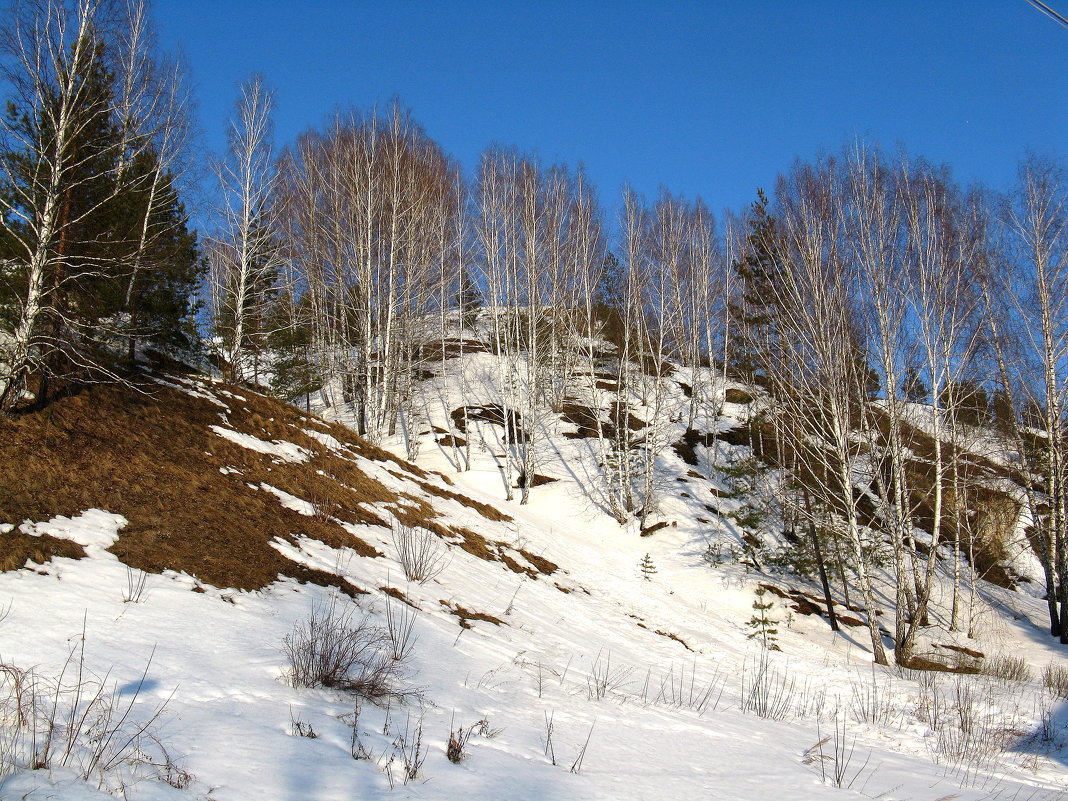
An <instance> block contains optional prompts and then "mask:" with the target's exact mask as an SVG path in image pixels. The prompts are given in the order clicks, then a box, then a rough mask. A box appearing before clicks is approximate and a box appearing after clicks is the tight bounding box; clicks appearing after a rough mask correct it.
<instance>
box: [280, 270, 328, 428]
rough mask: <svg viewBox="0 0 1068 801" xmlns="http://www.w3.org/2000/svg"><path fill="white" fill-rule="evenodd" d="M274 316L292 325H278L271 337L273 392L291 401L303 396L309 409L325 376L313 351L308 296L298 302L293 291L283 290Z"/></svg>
mask: <svg viewBox="0 0 1068 801" xmlns="http://www.w3.org/2000/svg"><path fill="white" fill-rule="evenodd" d="M273 316H274V317H275V318H276V319H277V320H279V321H282V320H287V321H288V324H286V325H278V326H277V327H276V328H275V329H274V330H273V331H272V332H271V334H270V336H269V339H268V342H269V346H270V349H271V351H272V355H273V359H274V361H273V364H272V374H271V392H273V393H274V394H275V395H276V396H277V397H279V398H282V399H283V400H285V401H289V402H293V401H295V400H297V399H298V398H302V397H303V398H305V408H309V404H310V398H309V397H308V396H310V394H311V393H312V392H314V391H315V390H317V389H319V388H320V387H322V385H323V378H322V374H321V372H320V370H319V369H318V366H317V364H316V362H315V358H314V354H313V351H312V345H313V341H314V328H313V320H312V310H311V306H310V304H309V303H308V300H307V296H305V297H302V298H300V299H299V300H297V301H294V300H293V296H292V294H291V293H290V292H289V291H285V292H281V293H280V294H279V295H278V299H277V301H276V303H275V310H274V315H273ZM309 410H310V409H309Z"/></svg>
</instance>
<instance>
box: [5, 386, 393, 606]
mask: <svg viewBox="0 0 1068 801" xmlns="http://www.w3.org/2000/svg"><path fill="white" fill-rule="evenodd" d="M205 388H206V390H207V391H209V392H210V391H212V390H213V389H222V390H225V391H228V392H232V393H234V394H235V395H239V396H240V397H237V398H235V397H229V396H227V395H224V394H222V393H217V394H219V397H220V399H221V400H223V401H224V402H225V403H226V404H227V405H228V406H229V407H230V410H229V411H228V412H227V411H225V410H223V409H222V408H221V407H219V406H217V405H215V404H213V403H211V402H209V401H207V400H205V399H203V398H197V397H193V396H191V395H189V394H188V393H186V392H182V391H178V390H175V389H171V388H168V387H162V386H158V385H154V384H146V386H145V389H146V390H147V391H148V392H150V393H151V394H141V393H137V392H133V391H131V390H129V389H128V388H122V387H117V386H107V385H98V386H93V387H90V388H87V389H85V390H84V391H83V392H81V393H79V394H76V395H72V396H70V397H66V398H61V399H59V400H57V401H56V402H55V403H53V404H52V405H50V406H49V407H47V408H46V409H45V410H43V411H41V412H35V413H28V414H23V415H21V416H19V417H17V418H15V419H13V420H3V421H0V498H2V499H3V500H0V520H5V521H11V522H19V521H21V520H24V519H32V520H47V519H49V518H51V517H54V516H55V515H68V516H71V515H76V514H78V513H80V512H82V511H84V510H85V509H89V508H93V507H96V508H101V509H106V510H107V511H110V512H113V513H116V514H121V515H123V516H124V517H126V518H127V519H128V520H129V521H130V522H129V525H128V526H126V527H125V528H124V529H123V530H122V531H121V532H120V536H119V540H118V541H117V542H116V543H115V544H114V545H113V546H112V548H111V550H112V552H114V553H115V554H116V555H118V556H119V557H120V558H121V559H122V560H123V561H125V562H126V563H127V564H130V565H132V566H134V567H137V568H140V569H142V570H146V571H150V572H161V571H163V570H165V569H172V570H175V571H185V572H187V573H189V574H190V575H193V576H196V577H197V578H198V579H199V580H200V581H203V582H205V583H208V584H212V585H215V586H219V587H235V588H237V589H243V590H256V589H260V588H262V587H264V586H266V585H268V584H270V583H271V582H273V581H276V580H277V579H278V577H279V576H280V575H285V576H291V577H293V578H296V579H298V580H301V581H312V582H314V583H319V584H329V585H331V586H337V587H338V588H339V589H341V590H343V591H345V592H350V593H351V592H360V591H359V590H353V589H351V587H350V586H349V585H348V584H347V583H346V582H344V581H342V580H340V579H338V578H337V577H335V576H332V575H331V574H328V573H325V572H322V571H315V570H311V569H309V568H305V567H302V566H300V565H296V564H294V563H293V562H292V561H291V560H289V559H287V558H285V557H284V556H282V554H280V553H279V552H278V551H277V550H276V549H275V548H273V547H272V546H271V545H270V543H271V540H272V539H274V538H276V537H277V538H281V539H283V540H287V541H295V539H296V538H299V537H301V536H304V537H309V538H312V539H316V540H319V541H321V542H324V543H326V544H327V545H330V546H331V547H335V548H342V547H346V548H351V549H353V550H354V551H356V552H357V553H358V554H360V555H363V556H378V555H380V554H379V552H378V551H377V550H376V549H375V548H373V547H372V546H370V545H369V544H368V543H366V542H364V541H363V540H362V539H360V538H359V537H356V536H354V535H352V534H350V533H348V532H346V531H345V530H344V529H342V528H341V527H340V526H339V525H337V523H336V522H334V521H332V520H330V519H329V518H330V516H334V517H337V518H340V519H342V520H345V521H347V522H350V523H370V524H376V525H377V524H382V523H383V521H382V520H380V519H379V518H378V516H377V515H374V514H373V513H371V512H370V511H369V510H368V509H366V508H365V507H364V506H363V504H367V503H391V502H396V501H397V500H398V497H399V496H398V495H397V494H396V493H394V492H393V491H392V490H389V489H387V488H386V487H384V486H382V485H381V484H380V483H379V482H377V481H374V480H372V479H370V478H369V477H368V476H367V475H366V474H365V473H364V472H363V471H362V470H360V469H359V467H358V466H357V465H356V464H355V463H354V462H353V461H352V460H350V459H346V458H344V457H343V456H340V455H337V454H334V453H332V452H330V451H329V450H328V449H326V448H324V447H323V446H322V445H320V444H319V443H318V442H316V441H315V440H314V439H312V438H311V437H308V436H306V435H304V434H303V433H302V432H301V431H300V430H299V428H301V427H304V428H307V427H310V425H311V424H312V422H313V421H312V419H311V418H308V417H306V416H305V415H303V414H302V413H300V412H298V411H297V410H295V409H293V408H292V407H288V406H285V405H284V404H281V403H277V402H275V401H272V400H269V399H267V398H263V397H261V396H258V395H255V394H253V393H251V392H248V391H245V390H239V389H237V388H234V387H225V386H221V385H211V384H205ZM315 423H316V425H317V427H319V428H323V427H325V428H328V429H329V430H330V431H331V433H332V434H333V435H334V436H335V437H337V438H338V439H339V440H340V441H341V442H342V443H343V448H344V450H348V451H350V452H355V453H361V454H369V458H376V457H379V456H380V453H379V452H378V451H377V449H373V448H370V447H369V446H366V445H365V444H363V443H362V442H360V441H359V440H358V438H356V437H354V436H353V435H352V434H351V432H348V431H347V429H344V428H342V427H338V426H330V425H324V424H320V423H319V422H318V421H315ZM211 425H225V426H227V427H229V428H233V429H236V430H238V431H241V432H242V433H245V434H251V435H254V436H258V437H259V438H261V439H264V440H273V439H282V440H285V441H288V442H292V443H294V444H296V445H299V446H300V447H302V448H305V449H306V450H308V451H309V452H311V453H312V454H314V455H313V456H312V458H311V459H310V460H309V461H308V462H307V463H306V464H290V463H285V462H282V461H281V460H272V458H271V457H269V456H266V455H264V454H260V453H256V452H254V451H251V450H248V449H246V448H243V447H241V446H239V445H236V444H234V443H232V442H229V441H228V440H226V439H223V438H222V437H220V436H217V435H216V434H214V433H213V432H212V431H211V430H210V429H209V426H211ZM402 466H403V465H402ZM222 467H226V468H232V469H235V470H237V471H239V472H238V473H230V474H223V473H221V472H220V468H222ZM261 483H264V484H269V485H271V486H273V487H277V488H278V489H280V490H283V491H285V492H288V493H290V494H292V495H295V496H297V497H298V498H301V499H303V500H306V501H309V502H311V503H314V504H316V505H317V507H320V508H321V510H322V511H323V514H317V515H315V516H306V515H301V514H298V513H297V512H295V511H293V510H289V509H286V508H284V507H283V506H282V505H281V504H280V503H279V501H278V499H277V498H276V497H274V496H273V495H272V494H270V493H268V492H265V491H263V490H261V489H258V488H257V489H253V488H251V487H249V486H248V485H249V484H252V485H255V486H256V487H258V486H259V485H260V484H261Z"/></svg>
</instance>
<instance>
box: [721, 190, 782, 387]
mask: <svg viewBox="0 0 1068 801" xmlns="http://www.w3.org/2000/svg"><path fill="white" fill-rule="evenodd" d="M780 239H781V237H780V234H779V231H778V227H777V224H776V222H775V218H774V217H772V216H771V215H770V213H769V212H768V198H767V195H765V194H764V190H763V189H758V190H757V200H756V201H755V202H754V203H753V206H752V210H751V212H750V217H749V231H748V233H747V234H746V244H747V247H746V252H745V254H744V255H743V256H742V258H740V259H739V260H738V261H736V262H735V263H734V265H733V268H734V271H735V273H736V274H737V276H738V279H739V281H740V284H741V292H740V294H739V295H738V297H737V298H735V299H734V300H732V301H730V303H729V304H728V313H729V314H730V316H731V319H732V321H733V322H732V326H731V331H732V334H731V343H730V345H729V346H728V348H727V353H728V362H727V364H728V368H729V369H730V370H732V371H733V372H734V373H735V374H736V375H738V376H740V377H742V378H744V379H746V380H750V381H756V382H758V383H759V382H760V381H761V379H762V378H765V377H766V375H765V372H764V368H762V366H761V365H762V364H764V363H766V362H767V360H768V356H770V355H772V354H771V353H770V351H773V350H774V349H775V341H776V339H777V334H776V329H777V324H776V317H777V315H778V313H779V312H780V309H779V307H778V304H777V302H776V300H775V299H776V298H777V297H779V296H780V294H781V293H779V292H777V291H776V288H775V284H776V283H777V281H778V280H779V279H778V276H779V275H780V274H781V272H782V270H783V265H782V258H781V255H780V251H781V244H780ZM762 351H765V352H766V353H765V355H764V356H763V357H761V355H760V354H761V352H762Z"/></svg>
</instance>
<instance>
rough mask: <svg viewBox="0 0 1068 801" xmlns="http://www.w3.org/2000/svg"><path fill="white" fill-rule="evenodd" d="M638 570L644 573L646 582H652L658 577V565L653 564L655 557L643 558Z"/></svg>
mask: <svg viewBox="0 0 1068 801" xmlns="http://www.w3.org/2000/svg"><path fill="white" fill-rule="evenodd" d="M638 569H639V570H641V571H642V578H643V579H645V580H646V581H652V580H653V576H655V575H656V565H655V564H653V557H652V556H650V555H649V554H646V555H645V556H643V557H642V559H641V561H640V562H639V563H638Z"/></svg>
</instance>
